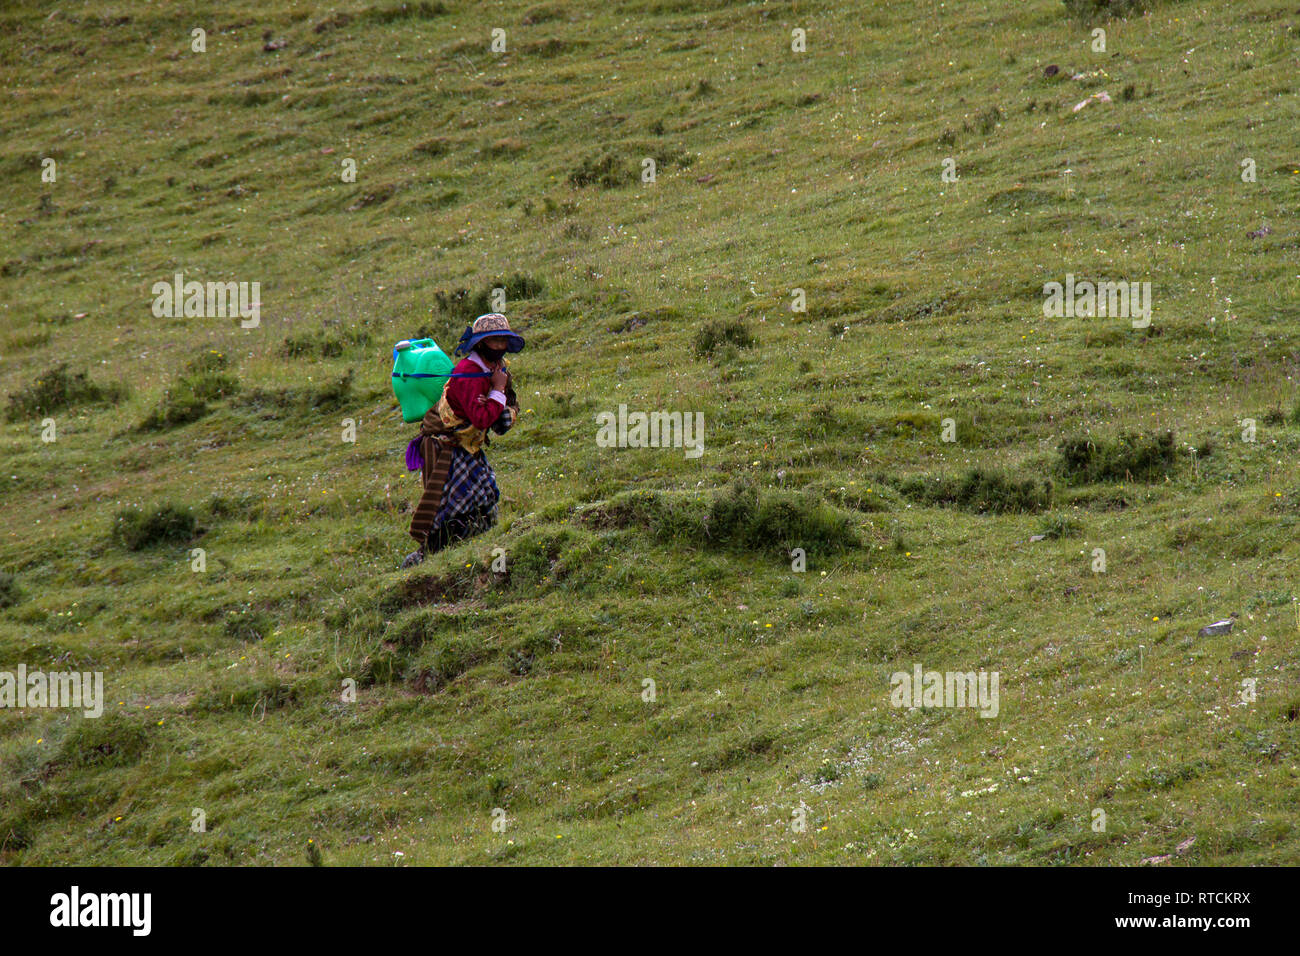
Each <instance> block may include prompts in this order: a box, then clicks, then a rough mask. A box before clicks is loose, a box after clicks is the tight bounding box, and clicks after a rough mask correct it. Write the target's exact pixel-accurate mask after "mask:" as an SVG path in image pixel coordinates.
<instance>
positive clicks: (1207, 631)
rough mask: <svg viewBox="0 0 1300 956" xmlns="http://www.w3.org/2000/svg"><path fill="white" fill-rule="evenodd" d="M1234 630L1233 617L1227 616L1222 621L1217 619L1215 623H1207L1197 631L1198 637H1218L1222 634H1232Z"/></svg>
mask: <svg viewBox="0 0 1300 956" xmlns="http://www.w3.org/2000/svg"><path fill="white" fill-rule="evenodd" d="M1231 632H1232V621H1231V619H1228V618H1225V619H1224V620H1222V621H1215V622H1214V623H1213V624H1207V625H1205V627H1203V628H1201V629H1200V630H1199V631H1197V632H1196V636H1197V637H1218V636H1219V635H1220V634H1230V633H1231Z"/></svg>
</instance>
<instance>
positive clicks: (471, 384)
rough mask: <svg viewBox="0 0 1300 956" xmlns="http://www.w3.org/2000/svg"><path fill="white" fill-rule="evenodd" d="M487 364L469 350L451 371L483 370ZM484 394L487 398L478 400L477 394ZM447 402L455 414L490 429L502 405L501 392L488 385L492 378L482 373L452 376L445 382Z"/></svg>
mask: <svg viewBox="0 0 1300 956" xmlns="http://www.w3.org/2000/svg"><path fill="white" fill-rule="evenodd" d="M485 371H488V366H487V363H486V362H484V361H483V360H482V359H481V358H479V356H477V355H475V354H473V353H470V354H469V355H467V356H466V357H465V358H463V359H461V360H460V361H459V362H457V363H456V367H455V368H454V369H452V372H454V373H464V372H485ZM483 395H486V396H487V398H488V400H487V401H486V402H480V401H479V397H480V396H483ZM447 404H448V405H450V406H451V410H452V411H453V412H455V413H456V414H457V415H458V416H459V417H461V418H463V419H464V420H465V421H467V422H469V423H470V424H471V425H473V426H474V427H475V428H482V429H487V428H490V427H491V426H492V425H493V424H494V423H495V422H496V420H497V419H498V418H500V417H501V412H502V411H504V410H505V407H506V396H505V393H504V392H499V391H496V390H494V389H493V388H492V377H491V376H490V375H482V376H477V377H472V378H453V379H451V380H450V381H449V382H448V383H447Z"/></svg>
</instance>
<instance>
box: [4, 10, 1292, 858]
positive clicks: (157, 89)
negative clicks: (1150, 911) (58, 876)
mask: <svg viewBox="0 0 1300 956" xmlns="http://www.w3.org/2000/svg"><path fill="white" fill-rule="evenodd" d="M194 6H195V9H197V10H201V11H203V12H199V13H178V12H174V11H173V10H172V9H171V8H170V7H164V5H156V4H130V3H110V2H106V0H87V2H83V3H71V4H69V3H62V4H57V5H56V4H53V3H44V2H33V3H23V4H18V3H6V4H4V5H3V6H0V21H2V22H3V29H2V30H0V37H2V39H0V67H2V68H3V76H4V83H5V88H6V89H5V93H6V95H5V97H4V103H3V106H2V107H0V127H2V128H3V136H2V137H0V170H2V171H3V174H4V180H5V183H6V186H7V188H6V190H5V192H4V196H3V198H2V199H0V217H2V218H0V227H2V228H3V233H4V236H5V239H4V242H3V247H4V248H3V253H2V254H0V401H3V402H4V405H3V411H4V412H5V414H6V417H5V420H4V422H3V423H0V455H2V457H3V469H2V472H0V516H2V518H3V527H2V528H0V571H2V572H4V576H3V577H0V670H11V671H12V670H14V669H16V667H17V665H18V664H19V663H23V664H26V665H27V667H28V668H32V669H36V668H41V669H45V670H68V669H75V670H85V671H92V670H96V671H102V672H103V673H104V675H105V681H106V687H107V691H106V693H107V706H106V712H105V715H104V716H103V717H102V718H101V719H98V720H95V719H85V718H83V717H82V716H81V715H80V714H78V713H70V712H68V711H55V710H40V709H28V710H23V711H14V710H8V711H3V710H0V860H3V861H4V862H6V863H13V864H29V865H35V864H60V863H104V864H127V863H144V864H199V863H204V862H206V863H209V864H229V863H236V864H259V863H276V864H305V863H307V862H308V861H309V860H310V859H312V858H314V857H315V856H316V855H317V854H319V857H320V858H321V859H323V861H324V862H325V863H326V864H383V863H389V864H392V863H397V864H406V865H409V864H460V863H517V864H539V863H541V864H554V863H578V862H594V863H602V864H606V863H748V864H771V863H794V864H822V863H835V864H839V863H844V864H863V863H867V864H880V863H884V864H894V863H904V864H917V863H925V864H970V863H990V864H1004V863H1022V864H1023V863H1029V864H1060V863H1070V864H1077V863H1086V864H1137V863H1139V862H1141V861H1144V860H1149V859H1150V858H1162V857H1165V856H1168V857H1169V859H1168V860H1167V861H1165V863H1164V865H1177V864H1180V863H1196V864H1257V863H1291V864H1295V863H1300V829H1298V828H1297V824H1296V820H1297V816H1298V813H1297V812H1298V811H1300V796H1298V795H1300V786H1298V784H1300V767H1298V765H1297V746H1298V743H1300V742H1298V740H1297V722H1296V718H1297V714H1300V687H1298V686H1297V678H1298V677H1300V651H1298V650H1297V637H1298V636H1300V603H1298V599H1300V590H1298V589H1297V585H1296V581H1295V568H1296V562H1297V559H1298V558H1300V544H1298V543H1297V530H1300V480H1298V479H1297V476H1296V453H1297V450H1298V449H1300V409H1298V408H1297V404H1298V400H1300V396H1298V395H1297V389H1296V376H1297V374H1298V373H1300V326H1298V325H1297V319H1298V318H1300V306H1298V305H1297V303H1298V301H1300V296H1298V293H1300V237H1298V233H1297V226H1296V220H1295V211H1296V208H1297V203H1298V202H1300V133H1298V132H1297V130H1300V110H1298V108H1297V96H1296V93H1297V77H1298V76H1300V10H1297V6H1296V4H1295V3H1294V2H1291V0H1286V2H1284V0H1237V2H1233V3H1226V2H1219V3H1214V2H1174V3H1157V4H1155V5H1154V6H1153V7H1152V9H1150V10H1149V11H1147V12H1145V13H1142V12H1138V11H1130V12H1129V13H1128V18H1127V19H1123V18H1109V17H1107V16H1106V15H1105V14H1104V12H1103V13H1100V14H1096V15H1095V16H1094V17H1093V18H1091V19H1089V18H1088V17H1080V16H1075V15H1072V13H1071V10H1070V9H1067V6H1066V5H1065V4H1062V3H1061V2H1060V0H1025V2H1020V0H1001V2H999V0H947V2H944V3H938V2H931V0H924V2H917V3H894V4H888V5H884V4H849V3H837V2H831V0H811V2H775V0H772V2H759V0H753V2H727V0H613V2H611V3H604V4H594V3H593V4H579V3H562V2H546V3H540V4H539V3H535V2H522V3H516V2H486V3H468V2H462V0H446V2H445V3H444V2H437V3H418V4H417V3H408V4H398V3H394V2H390V0H377V2H375V3H373V4H367V3H365V2H342V3H339V4H337V5H335V6H334V7H332V8H328V9H327V8H322V7H315V8H313V7H312V6H311V5H302V4H295V3H288V2H285V0H269V2H259V3H250V2H241V0H235V2H227V3H220V4H216V3H201V4H196V5H194ZM1071 6H1080V7H1082V6H1093V5H1092V4H1072V5H1071ZM1102 6H1104V4H1102ZM1123 6H1124V7H1129V6H1132V5H1130V4H1123ZM1094 27H1100V28H1102V29H1104V30H1105V46H1106V50H1105V52H1104V53H1102V52H1095V51H1094V50H1093V45H1094V42H1095V41H1094V35H1093V33H1092V29H1093V28H1094ZM195 28H202V29H204V30H205V31H206V34H205V40H206V51H205V52H202V53H198V52H194V51H193V49H192V47H191V42H192V39H191V31H192V30H194V29H195ZM796 28H798V29H802V30H805V31H806V52H801V53H800V52H793V51H792V49H791V47H792V31H793V30H795V29H796ZM497 29H500V30H504V31H505V44H506V49H505V52H503V53H494V52H492V50H491V49H490V44H491V43H492V42H493V31H494V30H497ZM1102 92H1105V93H1106V94H1107V97H1106V98H1102V99H1093V100H1091V101H1090V102H1089V103H1088V105H1087V106H1085V107H1083V108H1081V109H1079V110H1077V111H1075V107H1076V105H1077V104H1079V103H1081V102H1083V101H1085V100H1088V99H1089V98H1090V97H1093V96H1094V95H1095V94H1099V93H1102ZM1106 99H1108V100H1109V102H1107V101H1105V100H1106ZM646 158H651V159H654V160H655V163H656V177H655V181H654V182H642V180H641V169H642V165H643V161H644V160H645V159H646ZM46 159H53V160H54V161H55V165H54V167H53V168H54V172H55V176H56V179H55V181H54V182H46V181H43V179H42V173H43V172H44V171H45V170H47V169H48V168H49V165H48V164H46V163H44V162H43V161H44V160H46ZM949 159H951V160H952V161H953V162H952V163H951V164H945V160H949ZM1247 159H1249V160H1252V161H1253V169H1254V170H1255V176H1254V181H1243V176H1242V174H1243V171H1244V170H1243V166H1242V163H1243V161H1244V160H1247ZM345 160H353V161H355V168H356V176H355V181H354V182H348V181H344V179H343V176H342V173H343V171H344V169H345ZM1249 165H1250V164H1248V166H1249ZM945 169H948V170H951V171H952V172H955V175H956V181H955V182H953V181H946V179H945V177H944V175H943V174H944V172H945ZM951 178H952V177H951V176H949V177H947V180H951ZM1246 178H1247V179H1249V178H1250V177H1249V176H1247V177H1246ZM1252 233H1254V235H1253V236H1252V235H1250V234H1252ZM178 272H179V273H183V274H184V276H185V278H186V279H197V280H199V281H242V282H259V283H260V289H261V293H260V323H259V324H258V325H257V326H256V327H252V328H243V327H241V322H240V320H239V319H237V318H197V317H191V318H166V317H164V318H158V317H155V315H154V314H153V312H152V311H151V306H152V303H153V299H154V295H153V293H152V292H151V287H152V286H153V284H154V283H155V282H159V281H163V282H169V281H171V279H172V276H173V275H174V274H176V273H178ZM1067 274H1071V275H1074V276H1076V277H1081V278H1082V277H1087V278H1090V279H1094V280H1101V279H1113V280H1117V281H1125V282H1150V283H1151V289H1152V298H1153V302H1154V307H1153V310H1152V317H1151V323H1150V326H1149V327H1147V328H1134V327H1133V325H1132V323H1131V322H1130V321H1129V320H1128V319H1124V318H1116V317H1101V316H1094V317H1073V318H1059V319H1058V318H1046V317H1045V316H1044V311H1043V302H1044V293H1043V287H1044V284H1045V283H1049V282H1053V281H1057V282H1065V281H1066V276H1067ZM497 287H500V288H504V289H505V290H506V294H507V305H506V308H505V311H506V312H507V314H508V315H509V316H510V318H511V321H512V323H513V325H514V327H515V328H518V329H521V330H522V331H523V332H524V334H525V335H526V336H527V337H528V342H529V344H528V348H527V350H526V351H524V352H523V353H522V354H520V355H519V356H517V357H515V359H514V360H513V370H514V374H515V377H516V381H517V383H518V387H519V392H520V396H521V398H522V399H523V400H524V415H523V417H522V421H521V423H520V424H519V425H518V426H517V427H516V428H515V429H514V430H513V431H511V432H510V433H509V434H508V435H506V436H504V437H503V438H500V439H498V440H496V441H495V442H494V443H493V445H492V447H491V449H490V450H489V456H490V458H491V460H492V462H493V464H494V466H495V468H496V470H497V477H498V481H499V483H500V485H501V487H502V491H503V494H504V501H503V510H502V521H501V523H500V524H499V525H498V526H497V528H495V529H493V531H492V532H490V533H488V534H486V535H484V536H483V537H480V538H477V539H474V540H472V541H470V542H467V543H464V544H462V545H460V546H458V547H456V548H454V549H452V550H450V551H448V552H445V553H443V554H439V555H437V556H435V557H434V558H431V559H430V560H429V561H427V562H426V563H425V564H424V565H422V566H420V567H418V568H416V569H414V570H411V571H405V572H404V571H399V570H398V564H399V562H400V561H401V558H402V556H403V555H404V554H405V553H406V552H407V551H409V550H410V548H411V544H412V542H411V541H410V539H409V538H408V537H407V536H406V525H407V522H408V520H409V513H408V512H409V508H410V507H411V505H412V503H413V501H414V500H415V499H416V498H417V497H418V488H417V481H416V479H415V477H414V476H412V475H409V474H408V473H407V472H406V470H405V468H404V463H403V451H404V447H405V444H406V441H407V440H408V439H409V438H410V437H411V435H412V434H413V431H414V429H413V427H412V426H409V425H404V424H403V423H402V422H401V420H400V416H399V415H398V413H397V410H396V404H395V402H394V401H393V399H392V396H391V392H390V389H389V380H388V374H389V368H390V366H391V355H390V348H391V345H392V343H393V342H394V341H396V340H397V339H401V338H407V337H412V336H415V335H417V334H432V335H433V336H434V337H435V338H437V339H438V341H439V342H440V343H442V344H443V345H444V347H448V348H449V347H450V346H451V345H452V344H454V341H455V338H456V337H457V335H458V334H459V332H460V330H461V329H462V328H463V326H464V324H465V322H466V320H467V318H472V317H473V315H475V314H477V313H478V312H479V311H486V310H487V308H486V304H487V303H488V301H489V296H490V292H491V290H492V289H493V288H497ZM794 290H803V297H804V299H805V301H806V308H805V309H803V310H799V311H796V310H795V309H794V308H792V306H795V305H798V299H797V293H795V291H794ZM620 404H625V405H627V406H628V407H629V409H630V410H633V411H637V410H642V411H691V412H694V411H699V412H702V413H703V415H704V423H705V434H704V442H705V451H704V453H703V455H701V456H700V457H698V458H691V457H688V456H687V455H686V454H685V453H684V452H683V450H682V449H680V448H662V449H653V448H603V447H598V445H597V442H596V434H597V425H596V416H597V415H598V414H599V413H600V412H603V411H615V410H616V409H617V408H618V406H619V405H620ZM47 419H53V422H54V432H53V435H50V434H49V426H48V424H43V423H44V422H46V420H47ZM345 419H347V420H351V421H352V422H353V423H354V426H355V441H354V442H349V441H345V440H343V439H344V429H345V424H344V420H345ZM946 419H951V423H950V426H949V436H948V437H955V441H944V440H943V438H944V428H945V420H946ZM1248 419H1249V420H1252V421H1253V422H1254V432H1253V435H1252V434H1251V432H1250V426H1249V424H1243V422H1244V421H1245V420H1248ZM43 434H45V436H46V437H54V438H55V440H54V441H44V440H42V436H43ZM1170 435H1172V437H1168V436H1170ZM1247 438H1253V439H1254V440H1253V441H1252V440H1246V439H1247ZM1039 535H1043V536H1044V537H1043V538H1041V539H1039V540H1032V541H1031V538H1036V537H1037V536H1039ZM498 548H500V549H504V553H505V558H506V567H507V571H506V573H505V574H499V573H496V572H494V571H493V570H492V567H491V565H492V562H493V560H494V549H498ZM795 548H802V549H803V550H804V551H805V552H806V560H807V569H806V571H803V572H798V571H795V570H792V559H791V556H790V552H791V550H793V549H795ZM195 549H202V552H203V554H202V558H203V561H204V562H205V568H206V569H205V570H202V571H196V570H194V567H195V560H196V557H195V554H194V552H195ZM1097 549H1101V550H1103V551H1104V559H1105V570H1104V571H1101V570H1094V568H1098V567H1099V565H1098V563H1097V561H1098V557H1097ZM1230 614H1235V615H1237V617H1236V618H1235V626H1234V628H1233V630H1232V632H1231V634H1230V635H1227V636H1218V637H1198V636H1197V631H1198V629H1199V628H1200V627H1201V626H1202V625H1205V624H1209V623H1210V622H1212V621H1215V620H1218V619H1220V618H1225V617H1228V616H1229V615H1230ZM916 665H921V666H922V667H923V668H924V669H927V670H931V669H933V670H939V671H947V670H954V671H971V670H978V669H985V670H989V671H997V672H998V673H999V674H1000V677H1001V701H1000V708H999V712H998V714H997V716H996V717H995V718H992V719H983V718H981V717H980V716H979V714H978V712H976V711H974V710H970V709H927V708H920V709H905V708H896V707H893V706H891V703H890V678H891V674H893V673H894V672H897V671H903V672H909V673H910V672H911V671H912V670H913V668H914V666H916ZM1246 679H1253V680H1254V681H1255V682H1256V683H1255V691H1256V699H1255V700H1254V701H1253V702H1243V701H1242V699H1241V697H1242V690H1243V685H1242V682H1243V680H1246ZM349 680H351V681H355V682H356V685H357V694H356V701H355V703H352V702H348V701H345V700H344V699H343V695H342V689H343V687H344V682H345V681H349ZM647 681H653V691H654V693H653V695H652V694H650V693H649V688H650V685H649V684H647V683H646V682H647ZM650 697H653V699H646V698H650ZM196 809H199V810H202V811H203V814H204V815H205V818H206V832H195V830H194V829H193V828H192V826H191V823H192V821H193V820H194V819H195V816H194V811H195V810H196ZM497 809H500V810H503V811H504V814H505V816H504V819H505V829H504V832H499V831H500V828H499V827H498V828H497V829H496V830H494V828H493V822H494V820H500V819H501V814H499V813H498V814H496V815H495V816H494V810H497ZM1096 810H1102V811H1104V813H1105V822H1106V825H1105V829H1104V830H1101V831H1098V830H1096V829H1094V819H1096V815H1095V813H1094V811H1096ZM801 820H802V821H803V822H804V823H805V825H804V826H802V827H800V826H792V824H797V823H799V822H800V821H801ZM309 841H311V842H310V843H309Z"/></svg>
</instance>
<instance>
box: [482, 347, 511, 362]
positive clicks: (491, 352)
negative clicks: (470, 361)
mask: <svg viewBox="0 0 1300 956" xmlns="http://www.w3.org/2000/svg"><path fill="white" fill-rule="evenodd" d="M475 351H477V352H478V354H479V355H481V356H483V358H484V359H485V360H486V361H488V362H500V361H501V360H502V359H503V358H505V354H506V350H505V349H490V348H487V347H486V346H483V345H480V346H479V347H478V348H477V349H476V350H475Z"/></svg>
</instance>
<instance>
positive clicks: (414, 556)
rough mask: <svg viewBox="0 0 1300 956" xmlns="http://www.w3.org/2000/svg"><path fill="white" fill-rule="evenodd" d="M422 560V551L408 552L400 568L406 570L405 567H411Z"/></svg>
mask: <svg viewBox="0 0 1300 956" xmlns="http://www.w3.org/2000/svg"><path fill="white" fill-rule="evenodd" d="M423 560H424V552H423V551H412V552H411V553H410V554H408V555H407V556H406V560H405V561H403V562H402V570H406V569H407V568H413V567H415V566H416V565H417V564H419V563H420V562H421V561H423Z"/></svg>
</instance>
